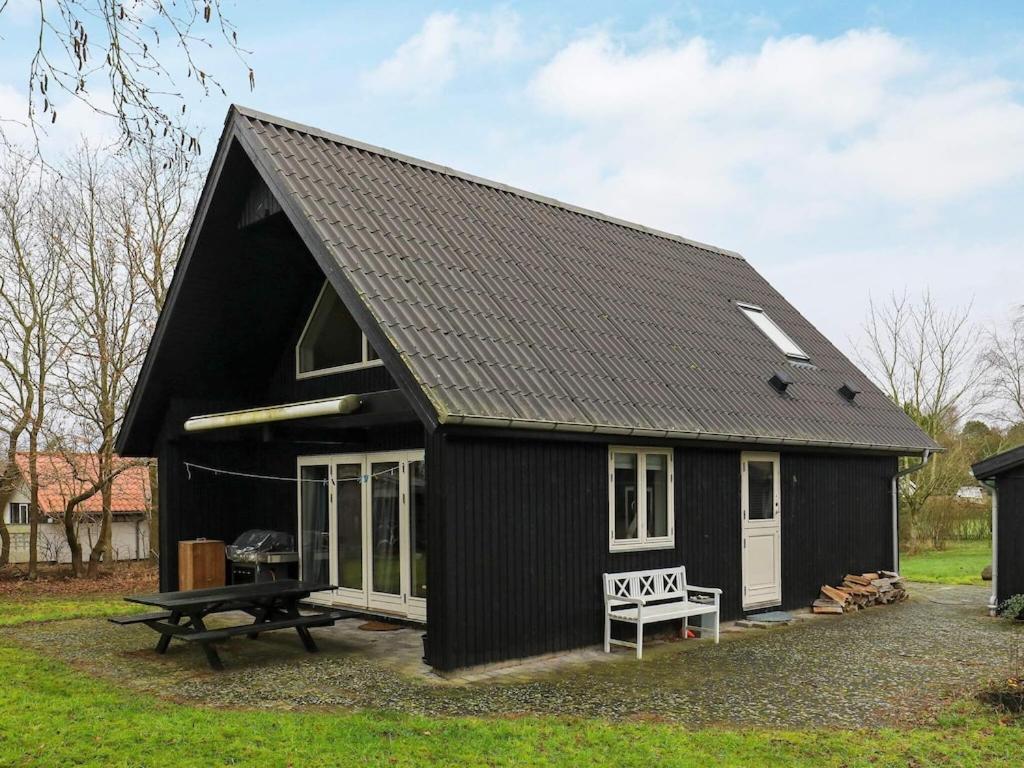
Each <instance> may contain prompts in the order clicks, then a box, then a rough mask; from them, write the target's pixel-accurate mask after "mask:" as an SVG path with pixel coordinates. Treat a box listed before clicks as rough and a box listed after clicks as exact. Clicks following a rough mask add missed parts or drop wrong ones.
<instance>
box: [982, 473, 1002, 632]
mask: <svg viewBox="0 0 1024 768" xmlns="http://www.w3.org/2000/svg"><path fill="white" fill-rule="evenodd" d="M985 485H987V486H988V487H989V490H991V491H992V597H990V598H989V600H988V612H989V615H990V616H995V615H997V614H998V613H999V589H998V585H997V581H996V580H997V579H998V578H999V491H998V489H997V488H996V482H995V480H986V481H985Z"/></svg>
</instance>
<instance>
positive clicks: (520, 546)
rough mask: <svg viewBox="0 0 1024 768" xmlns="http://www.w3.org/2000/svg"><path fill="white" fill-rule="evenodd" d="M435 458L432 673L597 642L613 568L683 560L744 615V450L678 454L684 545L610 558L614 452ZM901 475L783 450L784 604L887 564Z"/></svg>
mask: <svg viewBox="0 0 1024 768" xmlns="http://www.w3.org/2000/svg"><path fill="white" fill-rule="evenodd" d="M428 453H430V454H431V456H430V458H428V462H429V470H430V472H431V474H430V476H429V480H428V482H429V483H430V484H431V494H432V495H431V515H432V521H433V522H432V527H431V550H430V552H431V560H430V569H431V570H430V584H431V591H430V598H429V600H430V603H429V609H428V615H429V622H430V623H429V635H430V651H429V659H430V661H431V663H432V664H433V665H434V666H436V667H438V668H441V669H452V668H456V667H460V666H467V665H474V664H483V663H488V662H494V661H499V660H502V659H509V658H518V657H524V656H530V655H534V654H540V653H545V652H550V651H556V650H561V649H567V648H573V647H578V646H583V645H589V644H592V643H597V642H599V641H600V638H601V633H602V628H603V622H602V610H603V601H602V596H601V579H600V576H601V574H602V573H604V572H606V571H625V570H633V569H641V568H656V567H665V566H670V565H675V564H679V563H683V564H685V565H686V566H687V576H688V578H689V580H690V581H691V582H692V583H694V584H700V585H702V586H717V587H721V588H722V589H723V590H724V595H723V600H722V606H723V618H724V619H730V618H736V617H739V616H741V615H742V613H743V611H742V607H741V606H742V600H741V590H742V583H741V581H742V579H741V558H740V547H741V537H740V480H739V478H740V472H739V462H740V451H739V450H738V449H737V450H710V449H706V448H703V447H680V448H677V449H676V458H675V511H676V544H675V548H674V549H671V550H651V551H643V552H628V553H610V552H609V551H608V540H607V528H608V478H607V446H606V445H604V444H601V443H595V442H565V441H558V442H555V441H544V440H528V439H502V438H500V437H490V438H480V439H475V438H472V437H466V436H461V435H460V436H458V437H456V436H444V435H443V434H437V435H435V436H433V437H432V438H431V440H430V442H429V444H428ZM895 469H896V463H895V460H894V459H892V458H887V457H859V456H844V455H835V454H833V455H829V454H809V455H800V454H785V453H784V454H783V459H782V465H781V478H782V503H783V598H784V603H783V604H784V606H785V607H796V606H806V605H808V604H809V603H810V601H811V600H813V599H814V597H815V596H816V595H817V592H818V588H819V587H820V586H821V584H822V583H824V582H825V581H831V582H834V581H836V580H837V579H838V578H840V577H841V576H842V575H843V574H844V573H846V572H847V571H849V570H858V571H864V570H867V569H869V568H870V569H874V568H879V567H883V566H886V565H888V563H889V560H890V559H891V533H890V530H891V522H890V518H889V514H890V507H889V504H890V501H889V495H888V488H889V478H890V477H891V475H892V473H893V472H894V471H895ZM439 476H441V477H439ZM439 540H440V541H442V543H441V544H440V545H437V544H435V543H436V542H438V541H439Z"/></svg>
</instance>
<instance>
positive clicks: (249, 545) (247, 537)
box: [225, 528, 295, 560]
mask: <svg viewBox="0 0 1024 768" xmlns="http://www.w3.org/2000/svg"><path fill="white" fill-rule="evenodd" d="M225 549H226V554H227V556H228V559H230V560H251V559H253V558H254V557H255V556H256V555H257V554H260V553H266V552H291V551H294V549H295V537H294V536H292V535H291V534H290V533H285V532H283V531H267V530H263V529H262V528H253V529H251V530H248V531H245V532H244V533H243V534H242V535H241V536H239V537H238V538H237V539H235V542H234V544H229V545H228V546H227V547H226V548H225Z"/></svg>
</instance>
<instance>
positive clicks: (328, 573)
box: [299, 450, 427, 620]
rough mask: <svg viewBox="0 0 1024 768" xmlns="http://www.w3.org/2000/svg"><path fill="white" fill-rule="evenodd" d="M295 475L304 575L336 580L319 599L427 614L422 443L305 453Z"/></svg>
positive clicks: (423, 617) (414, 616) (412, 614)
mask: <svg viewBox="0 0 1024 768" xmlns="http://www.w3.org/2000/svg"><path fill="white" fill-rule="evenodd" d="M299 479H300V480H302V481H303V482H300V483H299V486H300V489H299V528H300V547H301V568H302V574H303V578H316V579H317V580H320V581H323V582H325V583H331V584H334V585H336V587H337V588H336V589H335V590H334V591H333V592H330V593H323V594H321V595H318V596H317V600H318V601H319V602H328V603H331V604H337V605H347V606H351V607H357V608H366V609H369V610H371V611H373V610H379V611H381V612H386V613H392V614H398V615H402V616H407V617H409V618H412V619H417V620H426V615H427V601H426V597H427V585H426V562H427V561H426V558H427V538H426V525H427V523H426V514H427V503H426V499H427V497H426V472H425V462H424V459H423V451H422V450H416V451H389V452H387V453H384V452H382V453H366V454H345V455H340V456H318V457H303V458H300V459H299ZM306 480H310V481H312V482H305V481H306Z"/></svg>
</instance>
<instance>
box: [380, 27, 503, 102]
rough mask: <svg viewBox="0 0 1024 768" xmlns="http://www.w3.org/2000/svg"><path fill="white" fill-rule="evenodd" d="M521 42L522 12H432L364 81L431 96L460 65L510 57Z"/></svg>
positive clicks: (389, 88) (446, 81)
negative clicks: (518, 14)
mask: <svg viewBox="0 0 1024 768" xmlns="http://www.w3.org/2000/svg"><path fill="white" fill-rule="evenodd" d="M521 46H522V40H521V38H520V35H519V17H518V16H517V15H516V14H514V13H512V12H510V11H506V10H504V9H500V8H499V9H495V10H493V11H491V12H490V13H488V14H474V15H470V16H462V15H460V14H457V13H441V12H438V13H432V14H431V15H430V16H428V17H427V19H426V21H424V22H423V26H422V27H421V28H420V30H419V31H418V32H417V33H416V34H414V35H413V36H412V37H410V38H409V39H408V40H406V41H405V42H404V43H402V44H401V45H400V46H399V47H398V49H397V50H396V51H395V52H394V54H393V55H392V56H391V57H390V58H388V59H386V60H385V61H383V62H381V63H380V64H378V65H377V66H376V67H374V68H373V69H371V70H369V71H368V72H365V73H364V74H363V76H362V84H363V86H364V87H366V88H369V89H371V90H377V91H397V92H404V93H408V94H412V95H428V94H431V93H434V92H436V91H438V90H440V89H441V88H442V87H444V85H446V84H447V83H448V82H449V81H450V80H452V79H453V78H454V77H455V76H456V74H457V73H458V71H459V69H460V67H463V66H466V65H473V64H479V63H487V62H499V61H503V60H506V59H509V58H511V57H512V56H514V55H515V54H516V53H517V52H518V51H519V50H520V48H521Z"/></svg>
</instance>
